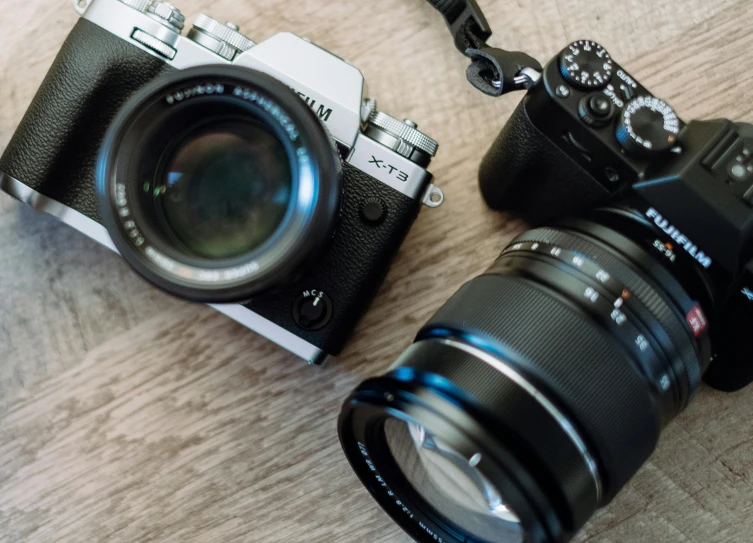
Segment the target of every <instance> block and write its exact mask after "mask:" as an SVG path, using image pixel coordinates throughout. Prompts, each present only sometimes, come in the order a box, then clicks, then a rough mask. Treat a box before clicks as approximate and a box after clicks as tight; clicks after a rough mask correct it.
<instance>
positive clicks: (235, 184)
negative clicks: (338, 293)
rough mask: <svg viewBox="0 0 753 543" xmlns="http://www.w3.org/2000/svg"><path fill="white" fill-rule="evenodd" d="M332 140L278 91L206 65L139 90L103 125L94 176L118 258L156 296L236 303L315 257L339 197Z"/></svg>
mask: <svg viewBox="0 0 753 543" xmlns="http://www.w3.org/2000/svg"><path fill="white" fill-rule="evenodd" d="M340 169H341V164H340V159H339V156H338V154H337V150H336V148H335V147H334V142H333V140H332V138H331V137H330V136H329V134H328V133H327V132H326V130H325V129H324V127H323V125H322V124H321V122H320V121H319V119H318V118H317V117H316V115H315V114H314V113H313V112H312V111H311V110H310V108H309V107H308V106H306V104H305V103H304V102H303V101H302V100H301V99H300V98H299V97H298V96H297V95H296V94H295V93H294V92H293V91H292V90H291V89H289V88H288V87H286V86H285V85H284V84H282V83H281V82H279V81H277V80H275V79H273V78H271V77H269V76H267V75H264V74H262V73H259V72H255V71H253V70H249V69H245V68H239V67H227V66H208V67H201V68H194V69H190V70H185V71H181V72H174V73H170V74H168V75H165V76H162V77H161V78H159V79H157V80H155V81H154V82H152V83H150V84H149V85H147V86H146V87H145V88H143V89H141V90H140V91H139V92H138V93H137V94H136V96H134V97H133V98H132V99H131V100H130V101H129V102H128V103H127V104H126V106H125V107H124V108H123V110H122V111H121V112H120V113H119V115H118V117H117V118H116V120H115V121H114V122H113V125H112V126H111V127H110V130H109V132H108V135H107V138H106V140H105V144H104V145H103V148H102V150H101V153H100V162H99V168H98V172H97V177H98V192H99V196H100V211H101V215H102V219H103V222H104V223H105V225H106V226H107V227H108V230H109V232H110V235H111V237H112V239H113V242H114V243H115V245H116V247H117V248H118V250H119V251H120V252H121V254H122V255H123V256H124V257H125V259H126V260H127V261H128V262H129V263H130V264H131V265H132V266H133V267H134V268H135V269H136V271H138V272H139V273H140V274H142V275H143V276H144V277H145V278H146V279H148V280H149V281H151V282H152V283H154V284H156V285H157V286H158V287H160V288H162V289H163V290H166V291H167V292H170V293H172V294H175V295H177V296H180V297H183V298H187V299H189V300H193V301H198V302H206V303H234V302H241V301H245V300H248V299H250V298H251V297H252V296H254V295H256V294H259V293H261V292H265V291H269V290H270V289H273V288H276V287H279V286H281V285H283V284H284V283H285V282H287V281H290V280H292V279H294V278H295V277H296V276H297V275H299V274H300V273H301V272H302V270H304V269H306V267H307V266H310V265H311V264H312V263H313V262H314V260H315V259H316V258H318V257H320V255H321V251H322V250H323V249H324V248H325V247H326V244H327V243H328V242H329V240H330V239H331V237H332V234H333V231H334V228H335V227H336V223H337V218H338V210H339V205H340V199H341V192H342V187H341V178H340Z"/></svg>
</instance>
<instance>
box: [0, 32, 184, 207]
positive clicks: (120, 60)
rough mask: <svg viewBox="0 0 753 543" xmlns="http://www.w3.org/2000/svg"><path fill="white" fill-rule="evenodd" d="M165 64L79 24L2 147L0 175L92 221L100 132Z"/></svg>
mask: <svg viewBox="0 0 753 543" xmlns="http://www.w3.org/2000/svg"><path fill="white" fill-rule="evenodd" d="M172 69H173V68H171V67H170V66H168V65H167V64H166V63H165V62H162V61H161V60H159V59H158V58H156V57H153V56H152V55H149V54H148V53H145V52H144V51H142V50H140V49H138V48H137V47H135V46H133V45H131V44H129V43H128V42H126V41H125V40H123V39H121V38H118V37H116V36H114V35H113V34H111V33H109V32H107V31H106V30H104V29H102V28H101V27H99V26H97V25H95V24H94V23H91V22H89V21H87V20H86V19H80V20H79V22H78V23H77V24H76V26H75V27H74V29H73V30H72V31H71V33H70V35H69V36H68V39H66V41H65V43H64V44H63V47H62V48H61V49H60V52H59V53H58V56H57V58H56V59H55V62H54V63H53V65H52V68H51V69H50V71H49V73H48V74H47V77H46V78H45V80H44V82H43V83H42V86H41V87H40V88H39V91H38V92H37V95H36V96H35V97H34V100H33V101H32V103H31V106H30V107H29V110H28V111H27V112H26V115H25V116H24V118H23V120H22V121H21V124H20V125H19V127H18V130H16V133H15V134H14V136H13V138H12V139H11V141H10V143H9V144H8V148H7V149H6V150H5V153H4V154H3V156H2V158H0V171H3V172H5V173H6V174H8V175H10V176H11V177H15V178H16V179H18V180H19V181H21V182H23V183H24V184H26V185H28V186H29V187H31V188H33V189H34V190H36V191H37V192H41V193H42V194H44V195H45V196H48V197H50V198H53V199H54V200H57V201H58V202H60V203H62V204H65V205H66V206H68V207H71V208H73V209H75V210H77V211H80V212H81V213H83V214H84V215H86V216H88V217H89V218H91V219H94V220H96V221H99V220H100V219H99V211H98V203H97V196H96V192H95V188H94V175H95V165H96V161H97V155H98V152H99V147H100V145H101V143H102V140H103V139H104V135H105V132H106V130H107V128H108V126H109V125H110V123H111V122H112V120H113V119H114V117H115V115H116V113H117V112H118V110H119V109H120V107H121V106H122V105H123V104H124V103H125V101H126V100H127V99H128V98H129V97H130V96H131V94H133V92H134V91H136V90H137V89H138V88H139V87H141V86H142V85H144V84H145V83H147V82H148V81H150V80H152V79H153V78H154V77H156V76H157V75H159V74H160V73H162V72H165V71H167V70H172Z"/></svg>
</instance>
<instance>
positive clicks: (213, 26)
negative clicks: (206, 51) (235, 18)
mask: <svg viewBox="0 0 753 543" xmlns="http://www.w3.org/2000/svg"><path fill="white" fill-rule="evenodd" d="M193 27H194V28H198V29H199V30H201V31H202V32H204V33H206V34H209V35H210V36H212V37H213V38H216V39H218V40H220V41H222V42H225V43H226V44H228V45H229V46H230V47H232V48H233V49H237V50H238V51H248V50H249V49H251V48H252V47H253V46H254V45H256V43H254V42H253V41H251V40H250V39H248V38H247V37H246V36H244V35H243V34H241V33H240V32H238V31H237V30H234V29H233V27H231V26H227V25H224V24H222V23H221V22H219V21H216V20H215V19H212V18H211V17H209V16H207V15H204V14H203V13H200V14H199V15H197V16H196V19H195V20H194V22H193ZM236 28H237V27H236Z"/></svg>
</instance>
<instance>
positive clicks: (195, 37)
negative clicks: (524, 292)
mask: <svg viewBox="0 0 753 543" xmlns="http://www.w3.org/2000/svg"><path fill="white" fill-rule="evenodd" d="M80 12H81V13H82V15H83V16H82V18H81V19H80V20H79V22H78V23H77V25H76V26H75V28H74V29H73V31H72V32H71V34H70V35H69V37H68V39H67V40H66V42H65V44H64V45H63V47H62V49H61V51H60V53H59V54H58V56H57V58H56V60H55V63H54V65H53V66H52V68H51V70H50V72H49V74H48V75H47V78H46V79H45V81H44V83H43V84H42V86H41V88H40V90H39V92H38V94H37V96H36V97H35V98H34V101H33V102H32V104H31V107H30V108H29V110H28V112H27V114H26V116H25V117H24V119H23V121H22V122H21V124H20V126H19V128H18V130H17V132H16V133H15V135H14V137H13V139H12V140H11V142H10V144H9V145H8V148H7V149H6V151H5V153H4V155H3V156H2V158H1V159H0V188H2V189H3V190H4V191H5V192H7V193H9V194H10V195H12V196H14V197H16V198H17V199H19V200H22V201H24V202H26V203H28V204H30V205H31V206H33V207H35V208H36V209H38V210H41V211H45V212H48V213H50V214H52V215H54V216H56V217H57V218H59V219H61V220H62V221H64V222H65V223H67V224H69V225H71V226H73V227H74V228H76V229H77V230H79V231H81V232H83V233H84V234H86V235H88V236H89V237H91V238H93V239H94V240H96V241H98V242H100V243H102V244H103V245H106V246H107V247H109V248H111V249H114V250H117V251H119V252H120V253H121V254H122V255H123V257H124V258H125V259H126V260H127V261H128V262H129V264H131V266H132V267H133V268H134V269H135V270H136V271H137V272H139V273H140V274H141V275H142V276H143V277H145V278H146V279H147V280H149V281H150V282H152V283H153V284H155V285H157V286H158V287H160V288H162V289H163V290H165V291H167V292H169V293H171V294H174V295H177V296H180V297H183V298H186V299H189V300H192V301H197V302H204V303H209V304H213V305H214V307H216V309H218V310H219V311H221V312H223V313H225V314H227V315H228V316H230V317H231V318H233V319H235V320H236V321H238V322H240V323H242V324H243V325H245V326H247V327H248V328H250V329H252V330H254V331H256V332H258V333H260V334H262V335H264V336H266V337H267V338H269V339H270V340H272V341H274V342H276V343H278V344H279V345H281V346H283V347H285V348H287V349H288V350H290V351H291V352H293V353H295V354H297V355H298V356H300V357H302V358H304V359H306V360H308V361H309V362H310V363H316V364H318V363H321V362H322V361H323V360H324V359H325V358H326V356H327V355H337V354H338V353H339V352H340V351H341V349H342V347H343V345H344V343H345V341H346V339H347V337H348V336H349V335H350V333H351V332H352V330H353V328H354V326H355V324H356V322H357V321H358V319H359V318H360V316H361V315H362V313H363V312H364V311H365V309H366V307H367V305H368V303H369V302H370V300H371V299H372V298H373V296H374V295H375V293H376V291H377V289H378V287H379V285H380V283H381V282H382V280H383V278H384V276H385V274H386V272H387V269H388V267H389V264H390V262H391V260H392V258H393V257H394V255H395V254H396V253H397V251H398V249H399V247H400V245H401V243H402V241H403V239H404V238H405V236H406V234H407V232H408V230H409V229H410V227H411V225H412V223H413V222H414V220H415V218H416V216H417V214H418V211H419V209H420V207H421V206H422V204H425V205H427V206H429V207H436V206H438V205H439V204H441V202H442V199H443V196H442V193H441V191H440V190H439V189H437V188H436V187H434V186H433V185H432V184H431V178H432V176H431V174H430V173H429V172H427V170H426V168H427V167H428V165H429V163H430V161H431V158H432V157H433V156H434V155H435V154H436V151H437V148H438V145H437V143H436V142H435V141H433V140H432V139H430V138H429V137H427V136H425V135H424V134H422V133H421V132H419V131H418V130H417V127H416V124H415V123H413V122H411V121H399V120H397V119H394V118H393V117H390V116H388V115H386V114H384V113H381V112H379V111H377V109H376V102H375V101H373V100H368V99H366V98H365V96H366V95H365V92H366V89H365V83H364V78H363V76H362V74H361V73H360V71H359V70H357V69H356V68H355V67H353V66H351V65H350V64H348V63H347V62H345V61H343V60H342V59H340V58H338V57H336V56H335V55H333V54H331V53H329V52H327V51H325V50H324V49H322V48H320V47H318V46H316V45H314V44H312V43H310V42H309V41H308V40H305V39H302V38H299V37H297V36H295V35H293V34H289V33H280V34H277V35H275V36H273V37H271V38H269V39H268V40H266V41H264V42H263V43H260V44H255V43H253V42H252V41H251V40H249V39H248V38H246V37H245V36H243V35H242V34H240V33H239V32H238V27H237V26H235V25H232V24H230V23H228V24H221V23H219V22H217V21H215V20H213V19H211V18H209V17H207V16H204V15H199V16H198V17H197V18H196V20H195V23H194V26H193V28H192V29H191V30H190V31H189V32H188V34H187V36H182V35H181V34H182V30H183V26H184V21H185V17H184V16H183V15H182V14H181V13H180V11H178V10H177V9H176V8H174V7H173V6H171V5H170V4H166V3H163V2H154V1H151V0H94V1H93V2H91V3H90V4H89V5H88V6H87V7H86V8H85V9H83V8H81V9H80Z"/></svg>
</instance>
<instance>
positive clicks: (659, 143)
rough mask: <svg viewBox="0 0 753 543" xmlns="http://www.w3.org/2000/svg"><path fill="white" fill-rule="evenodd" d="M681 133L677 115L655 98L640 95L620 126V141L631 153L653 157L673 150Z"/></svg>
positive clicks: (618, 135) (624, 113) (632, 101)
mask: <svg viewBox="0 0 753 543" xmlns="http://www.w3.org/2000/svg"><path fill="white" fill-rule="evenodd" d="M679 133H680V119H679V118H678V117H677V113H675V111H674V110H673V109H672V108H671V107H670V106H669V105H668V104H667V103H666V102H665V101H664V100H660V99H658V98H655V97H653V96H639V97H638V98H635V99H633V100H631V101H630V102H629V103H628V105H627V106H625V109H624V111H623V112H622V116H621V118H620V121H619V123H618V125H617V140H618V141H619V142H620V145H622V147H623V148H624V149H625V150H626V151H628V152H629V153H635V154H643V155H645V154H651V153H661V152H664V151H668V150H669V149H672V148H673V147H674V146H675V145H676V144H677V136H678V134H679Z"/></svg>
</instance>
